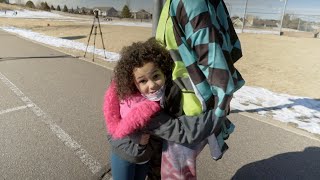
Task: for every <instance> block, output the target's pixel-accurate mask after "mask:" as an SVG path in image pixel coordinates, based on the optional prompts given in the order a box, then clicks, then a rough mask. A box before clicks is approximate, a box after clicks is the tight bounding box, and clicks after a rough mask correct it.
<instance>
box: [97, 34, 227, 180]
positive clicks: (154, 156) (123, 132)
mask: <svg viewBox="0 0 320 180" xmlns="http://www.w3.org/2000/svg"><path fill="white" fill-rule="evenodd" d="M120 54H121V58H120V60H119V61H118V63H117V66H116V67H115V69H114V78H113V81H112V82H111V84H110V86H109V88H108V90H107V91H106V94H105V100H104V109H103V111H104V116H105V121H106V126H107V131H108V140H109V142H110V144H111V146H112V151H111V169H112V176H113V179H114V180H131V179H132V180H140V179H141V180H144V179H145V178H146V176H147V173H148V171H149V163H152V162H153V160H155V162H157V163H158V166H159V165H160V164H159V163H160V162H161V151H162V147H161V145H162V141H161V140H165V141H171V142H176V143H181V144H197V143H200V142H202V141H203V140H204V139H205V138H207V137H208V136H209V135H211V134H213V133H216V132H218V131H219V129H220V128H221V127H220V125H219V123H217V122H215V120H216V118H215V115H214V113H213V111H208V112H205V113H203V114H201V115H199V116H179V117H178V116H177V114H182V113H181V112H182V109H181V106H180V101H181V92H180V88H179V87H177V86H176V85H175V84H174V83H173V82H172V80H171V79H172V78H171V74H172V68H173V61H172V59H171V57H170V54H169V52H168V51H167V50H166V49H165V48H164V47H163V46H162V45H161V44H159V42H157V41H156V40H155V39H154V38H151V39H149V40H148V41H146V42H137V43H133V44H132V45H131V46H128V47H125V48H123V49H122V51H121V53H120ZM150 135H151V136H150ZM150 159H151V160H150ZM151 166H152V167H153V168H151V170H154V171H155V172H158V173H159V172H160V170H159V169H157V168H154V167H155V166H157V165H154V164H152V165H151ZM155 172H152V173H150V174H148V178H152V177H153V176H154V175H155V174H156V173H155ZM155 178H159V176H158V177H155Z"/></svg>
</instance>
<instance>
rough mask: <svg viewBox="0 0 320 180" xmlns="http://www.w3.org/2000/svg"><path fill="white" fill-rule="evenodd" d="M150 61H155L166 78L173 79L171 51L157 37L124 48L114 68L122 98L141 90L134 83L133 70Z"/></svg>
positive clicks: (119, 93) (118, 91) (119, 94)
mask: <svg viewBox="0 0 320 180" xmlns="http://www.w3.org/2000/svg"><path fill="white" fill-rule="evenodd" d="M149 62H153V63H154V64H155V66H156V67H158V68H159V69H160V70H161V71H162V73H163V74H164V75H165V76H166V80H171V73H172V68H173V66H174V63H173V60H172V58H171V56H170V54H169V51H168V50H166V49H165V48H164V46H163V45H162V44H161V43H160V42H159V41H157V40H156V39H155V38H150V39H148V40H147V41H145V42H136V43H133V44H132V45H130V46H126V47H124V48H122V50H121V52H120V60H119V61H118V63H117V65H116V67H115V68H114V79H115V82H116V85H117V93H118V96H119V98H120V99H125V98H127V97H129V96H130V95H132V94H135V93H137V92H139V90H138V89H137V87H136V85H135V83H134V75H133V70H134V68H141V67H143V65H145V64H146V63H149Z"/></svg>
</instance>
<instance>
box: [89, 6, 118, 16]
mask: <svg viewBox="0 0 320 180" xmlns="http://www.w3.org/2000/svg"><path fill="white" fill-rule="evenodd" d="M93 9H94V11H96V10H97V11H98V15H99V16H104V17H118V16H119V12H118V11H117V10H116V9H114V8H113V7H94V8H93Z"/></svg>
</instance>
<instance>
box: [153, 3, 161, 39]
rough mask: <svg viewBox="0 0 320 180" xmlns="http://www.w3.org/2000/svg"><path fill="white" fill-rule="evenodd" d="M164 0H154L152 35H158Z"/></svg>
mask: <svg viewBox="0 0 320 180" xmlns="http://www.w3.org/2000/svg"><path fill="white" fill-rule="evenodd" d="M163 2H164V0H154V1H153V14H152V36H153V37H154V36H156V32H157V27H158V22H159V18H160V14H161V9H162V6H163Z"/></svg>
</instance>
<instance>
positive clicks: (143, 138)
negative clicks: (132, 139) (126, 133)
mask: <svg viewBox="0 0 320 180" xmlns="http://www.w3.org/2000/svg"><path fill="white" fill-rule="evenodd" d="M149 139H150V134H142V135H141V139H140V143H139V144H141V145H147V144H148V143H149Z"/></svg>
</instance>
